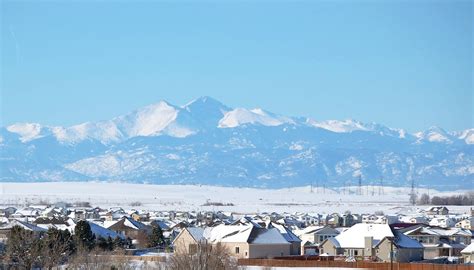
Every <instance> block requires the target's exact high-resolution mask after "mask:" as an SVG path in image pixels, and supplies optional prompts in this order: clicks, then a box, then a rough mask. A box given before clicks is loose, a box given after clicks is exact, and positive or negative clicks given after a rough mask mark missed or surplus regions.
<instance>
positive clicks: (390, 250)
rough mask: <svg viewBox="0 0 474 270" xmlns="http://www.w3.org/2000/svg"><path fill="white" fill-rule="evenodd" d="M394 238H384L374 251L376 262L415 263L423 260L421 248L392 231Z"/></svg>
mask: <svg viewBox="0 0 474 270" xmlns="http://www.w3.org/2000/svg"><path fill="white" fill-rule="evenodd" d="M394 235H395V236H394V237H385V238H384V239H382V241H380V242H379V243H378V244H377V245H375V247H374V249H375V252H374V258H375V259H376V260H377V261H382V262H390V261H391V260H393V261H394V262H417V261H422V260H423V246H422V245H421V244H420V243H419V242H418V241H416V240H415V239H411V238H410V237H408V236H406V235H404V234H403V233H401V232H398V231H394Z"/></svg>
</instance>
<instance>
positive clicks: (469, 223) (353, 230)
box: [0, 203, 474, 264]
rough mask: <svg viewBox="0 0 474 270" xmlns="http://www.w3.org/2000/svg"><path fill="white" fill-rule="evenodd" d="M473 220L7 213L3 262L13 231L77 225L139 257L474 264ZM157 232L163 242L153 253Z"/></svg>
mask: <svg viewBox="0 0 474 270" xmlns="http://www.w3.org/2000/svg"><path fill="white" fill-rule="evenodd" d="M473 217H474V210H473V209H472V208H471V209H470V211H468V212H466V213H452V212H451V211H449V209H448V208H447V207H430V208H427V209H419V211H418V212H417V213H411V214H410V215H404V214H397V215H385V214H383V213H357V214H356V213H351V212H349V211H347V212H345V213H332V214H317V213H300V212H295V213H276V212H272V213H267V212H262V213H247V214H245V213H234V212H224V211H213V212H211V211H200V212H197V211H145V210H140V209H138V208H136V209H135V208H134V209H124V208H121V207H110V208H107V209H105V208H101V207H92V206H89V207H84V206H80V207H76V206H75V205H71V204H67V203H57V204H45V205H29V206H25V207H22V208H15V207H5V208H3V209H0V254H2V255H1V256H5V253H6V250H7V249H8V244H9V235H10V231H11V230H12V229H13V228H16V227H20V228H22V229H23V230H25V231H29V232H31V233H32V235H34V237H36V238H41V237H43V236H44V235H46V234H47V233H48V230H51V229H56V230H61V231H68V232H69V233H70V234H73V235H74V234H75V232H76V226H77V224H78V223H80V222H84V221H85V222H86V223H87V224H88V225H89V226H88V227H90V231H91V233H92V234H93V237H94V239H96V241H97V239H109V241H112V240H113V239H116V241H121V242H123V243H124V244H123V247H124V248H125V251H126V252H127V254H129V255H132V256H143V254H149V255H152V256H163V257H166V256H169V255H170V254H193V253H196V252H197V250H198V249H199V248H200V246H201V245H209V246H216V245H219V246H221V247H223V248H224V249H225V250H227V252H228V254H229V255H230V256H231V257H233V258H235V259H279V258H280V259H281V258H293V259H298V258H305V259H307V258H320V259H326V260H342V261H346V262H352V261H367V262H374V263H375V262H380V263H382V262H397V263H415V262H423V263H433V264H474V248H473V241H472V239H473V232H474V223H473V220H474V219H473ZM446 220H449V221H450V222H445V221H446ZM157 228H159V234H160V237H162V240H160V241H159V242H157V243H158V244H155V245H150V239H152V238H153V237H155V236H156V235H155V236H154V234H156V232H157V230H156V229H157ZM103 241H105V240H103Z"/></svg>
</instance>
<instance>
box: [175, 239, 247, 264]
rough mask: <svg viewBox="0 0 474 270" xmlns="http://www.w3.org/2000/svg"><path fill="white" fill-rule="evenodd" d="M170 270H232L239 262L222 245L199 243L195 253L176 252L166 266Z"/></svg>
mask: <svg viewBox="0 0 474 270" xmlns="http://www.w3.org/2000/svg"><path fill="white" fill-rule="evenodd" d="M166 269H170V270H206V269H215V270H232V269H238V268H237V262H236V260H235V259H234V258H232V257H231V256H230V254H229V251H228V249H227V248H226V247H224V246H223V245H221V244H217V245H210V244H207V243H199V244H198V245H197V247H196V252H195V253H187V252H183V251H179V250H178V251H176V252H175V254H174V255H173V256H172V257H171V258H170V260H169V261H168V263H167V265H166Z"/></svg>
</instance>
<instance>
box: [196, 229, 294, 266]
mask: <svg viewBox="0 0 474 270" xmlns="http://www.w3.org/2000/svg"><path fill="white" fill-rule="evenodd" d="M204 236H205V238H206V239H207V241H208V243H211V244H217V243H220V244H221V245H223V246H224V247H227V248H228V250H229V251H230V254H231V255H233V256H234V257H237V258H249V259H253V258H272V257H279V256H288V255H290V248H291V244H290V243H289V242H288V241H287V240H286V239H285V238H284V237H283V236H282V234H281V233H280V231H279V230H278V229H276V228H271V229H267V228H261V227H260V228H259V227H256V226H251V225H244V226H239V225H237V226H233V225H230V226H226V225H219V226H217V227H212V228H208V229H207V230H205V232H204Z"/></svg>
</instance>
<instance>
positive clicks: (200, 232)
mask: <svg viewBox="0 0 474 270" xmlns="http://www.w3.org/2000/svg"><path fill="white" fill-rule="evenodd" d="M186 230H188V232H189V234H191V236H192V237H193V238H194V240H196V241H198V242H199V241H201V240H203V239H204V229H203V228H196V227H188V228H186Z"/></svg>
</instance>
